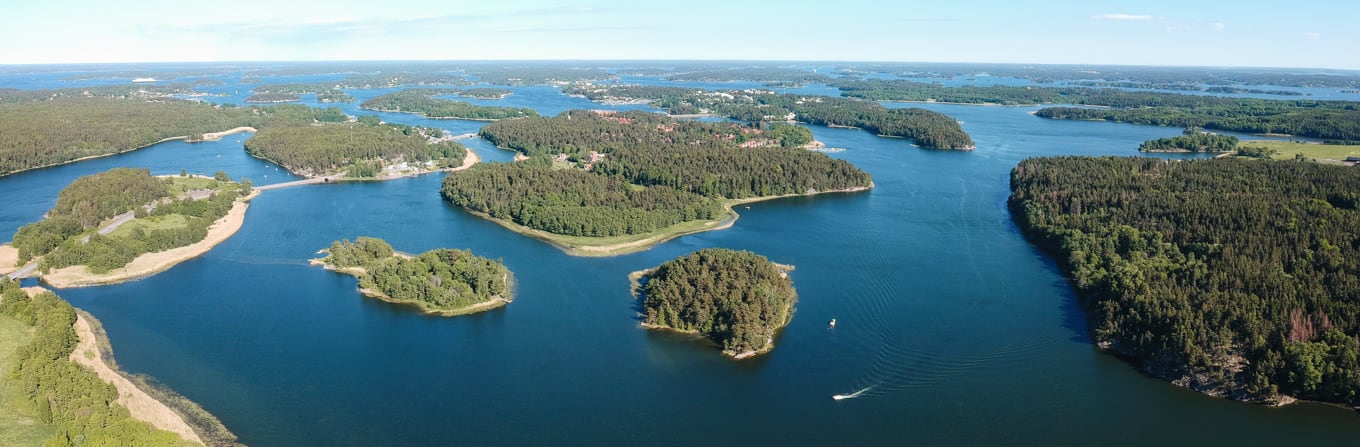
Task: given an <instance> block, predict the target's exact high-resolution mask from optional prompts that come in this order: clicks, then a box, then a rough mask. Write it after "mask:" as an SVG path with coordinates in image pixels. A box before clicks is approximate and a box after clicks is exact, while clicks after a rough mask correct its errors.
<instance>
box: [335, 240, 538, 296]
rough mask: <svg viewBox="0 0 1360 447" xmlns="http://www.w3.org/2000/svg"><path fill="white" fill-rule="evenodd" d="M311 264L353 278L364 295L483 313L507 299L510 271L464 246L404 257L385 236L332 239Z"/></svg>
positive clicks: (503, 265) (498, 262)
mask: <svg viewBox="0 0 1360 447" xmlns="http://www.w3.org/2000/svg"><path fill="white" fill-rule="evenodd" d="M320 253H324V254H325V255H326V256H325V257H323V258H320V259H313V260H312V264H313V265H321V266H324V267H325V268H326V269H327V270H331V271H335V272H338V273H344V274H347V275H351V276H354V277H357V278H359V292H360V293H362V294H363V295H364V296H367V297H371V298H377V299H380V300H383V301H387V302H391V303H399V304H406V305H411V306H414V307H416V308H419V309H420V310H422V311H424V312H425V313H428V314H433V315H441V316H456V315H466V314H471V313H477V312H484V311H488V310H491V309H495V308H499V307H501V306H504V305H506V304H509V303H510V301H512V300H513V297H512V296H511V290H510V270H509V269H507V268H505V264H502V263H501V262H500V261H496V260H491V259H487V258H483V257H480V256H476V255H473V254H472V252H470V251H467V250H455V249H443V248H441V249H435V250H430V251H427V252H425V253H421V254H419V255H415V256H410V255H406V254H403V253H398V252H396V251H394V250H392V246H391V245H389V244H388V243H387V242H386V241H383V240H382V239H377V238H371V237H359V238H357V239H355V240H354V242H350V241H348V240H341V241H335V242H334V243H332V244H331V246H330V248H327V249H325V250H321V252H320Z"/></svg>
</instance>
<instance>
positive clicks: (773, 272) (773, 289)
mask: <svg viewBox="0 0 1360 447" xmlns="http://www.w3.org/2000/svg"><path fill="white" fill-rule="evenodd" d="M792 269H793V267H790V266H782V265H779V264H775V263H773V262H770V260H769V259H766V258H765V257H764V256H760V255H757V254H755V253H751V252H749V251H735V250H728V249H723V248H709V249H703V250H699V251H696V252H694V253H691V254H689V255H687V256H681V257H679V258H676V259H673V260H670V261H666V262H664V263H662V264H661V265H659V266H657V267H655V268H652V269H648V270H643V271H640V272H635V273H633V275H631V276H630V279H632V280H633V281H634V282H635V287H634V294H635V295H640V298H641V299H642V309H643V314H642V325H643V327H646V328H648V329H668V330H674V331H678V332H684V333H691V334H699V335H702V336H704V338H707V339H709V340H711V341H713V343H716V344H717V345H718V346H719V347H720V348H722V352H723V354H724V355H726V356H728V357H732V358H733V359H738V360H740V359H745V358H750V357H753V356H756V355H760V354H764V353H767V352H770V350H772V349H774V337H775V335H776V334H777V333H778V332H779V330H780V329H783V328H784V326H786V325H788V324H789V321H791V320H792V319H793V305H794V303H795V302H796V301H798V295H797V293H796V292H795V291H794V289H793V282H792V281H790V280H789V277H788V274H787V272H788V271H789V270H792Z"/></svg>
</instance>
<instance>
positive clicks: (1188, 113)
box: [834, 80, 1360, 141]
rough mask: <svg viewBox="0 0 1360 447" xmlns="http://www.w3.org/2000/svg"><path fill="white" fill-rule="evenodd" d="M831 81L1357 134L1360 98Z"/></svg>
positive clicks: (926, 95)
mask: <svg viewBox="0 0 1360 447" xmlns="http://www.w3.org/2000/svg"><path fill="white" fill-rule="evenodd" d="M834 85H835V86H836V87H837V88H839V89H841V91H842V94H844V95H846V96H851V97H856V98H864V99H870V100H875V101H939V102H956V103H967V104H1004V105H1033V104H1077V105H1087V106H1102V107H1101V108H1082V107H1049V108H1045V109H1041V110H1039V111H1038V112H1035V115H1036V116H1039V117H1041V118H1052V119H1077V120H1098V121H1117V122H1123V123H1133V124H1150V125H1157V126H1176V127H1201V128H1204V129H1216V130H1226V131H1232V132H1244V133H1255V134H1289V135H1297V136H1302V137H1312V138H1323V139H1330V140H1342V141H1360V107H1357V106H1358V105H1360V103H1356V102H1353V101H1316V100H1305V99H1290V100H1285V99H1256V98H1225V97H1221V96H1206V95H1183V94H1175V93H1162V92H1139V91H1125V90H1119V89H1111V88H1080V87H1068V88H1056V87H1014V86H1004V85H995V86H988V87H975V86H964V87H945V86H943V85H940V84H932V83H924V82H913V81H907V80H853V81H842V82H837V83H835V84H834Z"/></svg>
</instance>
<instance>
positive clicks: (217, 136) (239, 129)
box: [0, 126, 255, 177]
mask: <svg viewBox="0 0 1360 447" xmlns="http://www.w3.org/2000/svg"><path fill="white" fill-rule="evenodd" d="M242 129H246V130H242ZM241 132H255V128H253V127H247V126H242V127H237V128H234V129H228V130H224V131H221V132H209V133H205V134H203V137H204V139H203V140H200V141H217V140H219V139H221V138H222V137H224V136H227V135H231V134H235V133H241ZM208 135H214V136H215V139H212V140H209V139H207V137H208ZM188 139H189V135H180V136H178V137H168V138H161V139H160V140H159V141H156V142H154V143H149V144H144V145H141V146H137V147H134V148H132V149H127V150H119V151H115V152H112V153H108V154H100V155H87V156H84V157H80V158H76V159H73V160H68V161H63V162H59V163H51V164H45V165H42V166H34V167H31V168H27V169H20V170H18V171H13V172H8V173H0V177H4V176H8V175H14V174H18V173H20V172H28V171H36V170H38V169H45V168H55V167H57V166H61V165H66V164H71V163H76V162H81V161H86V160H93V159H96V158H104V157H111V156H114V155H118V154H123V153H127V152H132V151H135V150H138V149H146V148H148V147H151V146H155V145H157V144H161V143H165V142H170V141H175V140H188Z"/></svg>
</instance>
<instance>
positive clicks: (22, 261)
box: [6, 168, 258, 288]
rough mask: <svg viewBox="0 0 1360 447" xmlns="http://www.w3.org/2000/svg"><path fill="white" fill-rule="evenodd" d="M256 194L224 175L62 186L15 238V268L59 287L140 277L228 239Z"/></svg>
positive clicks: (102, 176)
mask: <svg viewBox="0 0 1360 447" xmlns="http://www.w3.org/2000/svg"><path fill="white" fill-rule="evenodd" d="M257 193H258V192H257V191H254V190H253V189H252V188H251V186H250V183H249V181H243V182H241V183H237V182H234V181H232V180H231V178H229V177H227V174H226V173H224V172H221V171H219V172H218V173H217V174H216V175H215V176H214V177H202V176H189V175H187V174H181V175H180V176H165V177H154V176H152V175H151V173H150V171H148V170H146V169H132V168H115V169H112V170H109V171H106V172H102V173H98V174H93V175H88V176H85V177H81V178H78V179H76V180H75V181H73V182H71V184H70V185H69V186H67V187H66V188H65V189H62V191H61V193H59V194H58V196H57V204H56V206H55V207H53V208H52V209H51V210H50V211H48V212H47V218H46V219H43V220H41V221H38V222H34V223H31V224H28V225H25V226H23V227H21V228H19V230H18V231H16V232H15V233H14V239H13V242H12V245H13V247H14V248H15V249H17V255H16V256H15V257H16V258H17V259H16V260H15V264H14V265H15V266H16V267H17V266H21V265H23V266H26V267H25V268H24V269H21V270H26V271H28V272H32V271H34V269H36V270H38V273H39V274H40V275H41V277H42V280H43V281H44V282H46V283H48V284H51V285H53V286H56V287H62V288H66V287H80V286H89V285H98V284H112V283H118V282H122V281H127V280H130V279H136V278H141V277H144V276H147V275H151V274H154V273H157V272H160V271H163V270H166V269H168V268H170V267H172V266H174V265H176V264H178V263H180V262H183V261H185V260H188V259H191V258H194V257H196V256H198V255H201V254H203V253H206V252H207V251H208V250H210V249H212V247H213V246H216V245H217V244H219V243H221V242H222V241H224V240H226V239H227V238H229V237H231V235H232V234H235V232H236V230H237V229H239V228H240V227H241V224H242V223H243V222H244V220H245V212H246V209H247V207H248V206H249V204H248V202H249V200H250V199H252V198H254V197H255V194H257ZM6 251H8V250H6Z"/></svg>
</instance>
